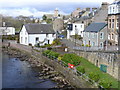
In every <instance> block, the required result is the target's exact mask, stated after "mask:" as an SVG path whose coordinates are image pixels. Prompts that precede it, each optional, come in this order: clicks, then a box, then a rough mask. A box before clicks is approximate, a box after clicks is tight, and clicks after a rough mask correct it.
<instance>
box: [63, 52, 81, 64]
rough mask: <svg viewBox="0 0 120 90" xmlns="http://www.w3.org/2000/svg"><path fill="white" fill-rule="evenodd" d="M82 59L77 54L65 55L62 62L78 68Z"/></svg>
mask: <svg viewBox="0 0 120 90" xmlns="http://www.w3.org/2000/svg"><path fill="white" fill-rule="evenodd" d="M80 59H81V58H80V57H79V56H77V55H76V54H64V56H63V58H62V61H64V62H66V63H70V64H73V65H75V66H76V65H79V64H80Z"/></svg>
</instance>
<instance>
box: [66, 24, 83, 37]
mask: <svg viewBox="0 0 120 90" xmlns="http://www.w3.org/2000/svg"><path fill="white" fill-rule="evenodd" d="M83 30H84V24H80V23H73V24H68V26H67V39H69V38H70V36H72V35H75V34H77V35H80V36H81V37H83Z"/></svg>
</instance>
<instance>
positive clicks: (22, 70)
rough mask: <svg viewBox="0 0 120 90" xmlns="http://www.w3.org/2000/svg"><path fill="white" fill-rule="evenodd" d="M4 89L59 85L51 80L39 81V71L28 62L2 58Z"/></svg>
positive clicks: (4, 55)
mask: <svg viewBox="0 0 120 90" xmlns="http://www.w3.org/2000/svg"><path fill="white" fill-rule="evenodd" d="M2 61H3V62H2V63H3V64H2V88H52V87H54V86H56V85H57V84H56V83H55V82H53V81H51V80H50V79H45V80H44V79H39V78H38V77H37V75H38V71H36V70H35V69H34V68H31V67H30V65H29V63H28V62H26V61H20V60H19V59H18V58H12V57H9V56H8V55H6V54H3V56H2Z"/></svg>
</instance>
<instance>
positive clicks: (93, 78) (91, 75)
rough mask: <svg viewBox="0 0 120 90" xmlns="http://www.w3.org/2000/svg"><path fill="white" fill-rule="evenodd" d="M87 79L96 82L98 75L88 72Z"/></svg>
mask: <svg viewBox="0 0 120 90" xmlns="http://www.w3.org/2000/svg"><path fill="white" fill-rule="evenodd" d="M89 78H90V79H92V80H94V81H95V82H98V81H99V79H100V76H99V74H97V73H95V72H90V73H89Z"/></svg>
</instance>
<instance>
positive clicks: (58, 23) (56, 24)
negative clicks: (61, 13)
mask: <svg viewBox="0 0 120 90" xmlns="http://www.w3.org/2000/svg"><path fill="white" fill-rule="evenodd" d="M53 29H54V30H55V32H57V31H58V32H61V30H63V29H64V20H63V19H62V18H56V19H54V20H53Z"/></svg>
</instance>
